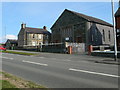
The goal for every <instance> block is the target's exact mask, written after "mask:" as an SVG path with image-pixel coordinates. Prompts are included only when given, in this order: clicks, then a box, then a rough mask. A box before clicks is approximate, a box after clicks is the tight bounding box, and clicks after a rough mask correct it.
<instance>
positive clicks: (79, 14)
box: [65, 9, 113, 26]
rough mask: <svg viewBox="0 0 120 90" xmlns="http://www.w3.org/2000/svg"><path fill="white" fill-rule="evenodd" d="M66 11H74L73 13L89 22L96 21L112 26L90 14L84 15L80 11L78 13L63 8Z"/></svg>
mask: <svg viewBox="0 0 120 90" xmlns="http://www.w3.org/2000/svg"><path fill="white" fill-rule="evenodd" d="M65 10H66V11H68V12H71V13H74V14H75V15H77V16H80V17H82V18H84V19H86V20H88V21H90V22H96V23H99V24H103V25H107V26H113V25H112V24H110V23H108V22H106V21H103V20H101V19H98V18H95V17H92V16H87V15H84V14H81V13H78V12H74V11H70V10H67V9H65Z"/></svg>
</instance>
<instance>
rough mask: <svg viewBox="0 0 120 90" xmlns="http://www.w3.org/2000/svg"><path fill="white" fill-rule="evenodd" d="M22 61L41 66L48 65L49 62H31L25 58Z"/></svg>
mask: <svg viewBox="0 0 120 90" xmlns="http://www.w3.org/2000/svg"><path fill="white" fill-rule="evenodd" d="M22 62H26V63H31V64H36V65H41V66H48V65H47V64H43V63H37V62H31V61H26V60H23V61H22Z"/></svg>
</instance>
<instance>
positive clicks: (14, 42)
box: [6, 39, 18, 44]
mask: <svg viewBox="0 0 120 90" xmlns="http://www.w3.org/2000/svg"><path fill="white" fill-rule="evenodd" d="M6 42H10V43H11V44H17V43H18V41H17V40H15V39H8V40H7V41H6Z"/></svg>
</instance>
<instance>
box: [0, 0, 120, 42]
mask: <svg viewBox="0 0 120 90" xmlns="http://www.w3.org/2000/svg"><path fill="white" fill-rule="evenodd" d="M0 6H2V14H1V15H2V28H0V29H1V31H2V34H0V41H1V42H5V37H6V39H17V35H18V33H19V31H20V28H21V23H26V26H27V27H34V28H43V26H46V27H47V29H48V30H49V31H51V30H50V28H51V27H52V25H53V24H54V23H55V21H56V20H57V19H58V17H59V16H60V15H61V14H62V12H63V11H64V10H65V9H69V10H72V11H75V12H79V13H82V14H85V15H88V16H92V17H96V18H99V19H102V20H104V21H107V22H109V23H111V24H112V14H111V13H112V12H111V3H110V2H2V3H0ZM117 8H118V3H117V2H115V7H114V9H115V12H116V10H117ZM0 9H1V8H0Z"/></svg>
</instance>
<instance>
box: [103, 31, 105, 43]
mask: <svg viewBox="0 0 120 90" xmlns="http://www.w3.org/2000/svg"><path fill="white" fill-rule="evenodd" d="M103 41H105V31H104V29H103Z"/></svg>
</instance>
